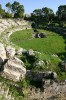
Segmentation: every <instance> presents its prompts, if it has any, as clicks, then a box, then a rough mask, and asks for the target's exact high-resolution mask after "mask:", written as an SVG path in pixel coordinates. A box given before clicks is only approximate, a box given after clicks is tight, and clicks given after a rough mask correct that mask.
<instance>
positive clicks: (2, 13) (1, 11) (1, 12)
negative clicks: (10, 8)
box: [0, 4, 5, 17]
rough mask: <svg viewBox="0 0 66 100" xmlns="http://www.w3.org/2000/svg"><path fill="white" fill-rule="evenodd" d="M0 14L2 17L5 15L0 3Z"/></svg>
mask: <svg viewBox="0 0 66 100" xmlns="http://www.w3.org/2000/svg"><path fill="white" fill-rule="evenodd" d="M0 16H1V17H4V16H5V10H3V9H2V6H1V4H0Z"/></svg>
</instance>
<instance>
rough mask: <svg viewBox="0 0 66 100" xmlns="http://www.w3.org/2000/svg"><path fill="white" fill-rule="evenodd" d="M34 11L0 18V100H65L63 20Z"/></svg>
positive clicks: (65, 48) (65, 33)
mask: <svg viewBox="0 0 66 100" xmlns="http://www.w3.org/2000/svg"><path fill="white" fill-rule="evenodd" d="M19 7H20V6H19ZM59 7H61V6H59ZM62 7H65V6H62ZM43 10H49V11H51V9H49V8H47V7H45V8H42V9H41V10H38V12H39V11H43ZM58 10H59V9H58ZM35 11H36V10H35ZM35 11H34V12H33V13H32V15H31V16H28V17H27V16H26V15H25V16H23V15H22V13H23V12H21V14H20V13H19V12H18V13H14V17H13V16H12V15H10V14H9V13H8V14H9V15H8V14H7V13H6V12H5V14H6V15H7V16H6V15H2V16H6V17H7V18H6V17H5V18H0V100H66V22H65V18H64V19H63V17H62V18H60V19H58V18H59V17H58V16H57V15H53V13H49V14H48V17H47V16H46V17H47V19H46V18H45V16H44V15H41V16H39V15H40V14H38V15H37V13H36V12H35ZM33 14H34V15H33ZM35 14H36V15H35ZM50 15H51V17H50ZM2 16H1V17H2ZM36 16H37V17H36ZM16 17H17V18H16ZM41 17H42V19H41ZM56 17H57V18H56ZM62 19H63V20H62Z"/></svg>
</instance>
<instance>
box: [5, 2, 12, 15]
mask: <svg viewBox="0 0 66 100" xmlns="http://www.w3.org/2000/svg"><path fill="white" fill-rule="evenodd" d="M5 6H6V7H7V9H8V13H9V14H10V11H11V4H10V2H8V3H7V4H6V5H5Z"/></svg>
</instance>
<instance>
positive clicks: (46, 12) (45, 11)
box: [42, 7, 54, 21]
mask: <svg viewBox="0 0 66 100" xmlns="http://www.w3.org/2000/svg"><path fill="white" fill-rule="evenodd" d="M42 16H43V17H44V18H45V20H46V21H49V20H52V19H53V17H54V12H53V10H52V9H50V8H47V7H45V8H42Z"/></svg>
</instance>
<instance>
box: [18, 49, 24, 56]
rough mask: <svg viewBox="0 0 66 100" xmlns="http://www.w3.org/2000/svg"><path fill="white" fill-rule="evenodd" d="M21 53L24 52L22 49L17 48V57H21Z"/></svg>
mask: <svg viewBox="0 0 66 100" xmlns="http://www.w3.org/2000/svg"><path fill="white" fill-rule="evenodd" d="M23 51H24V49H23V48H19V49H18V51H17V55H20V56H21V55H22V53H23Z"/></svg>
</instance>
